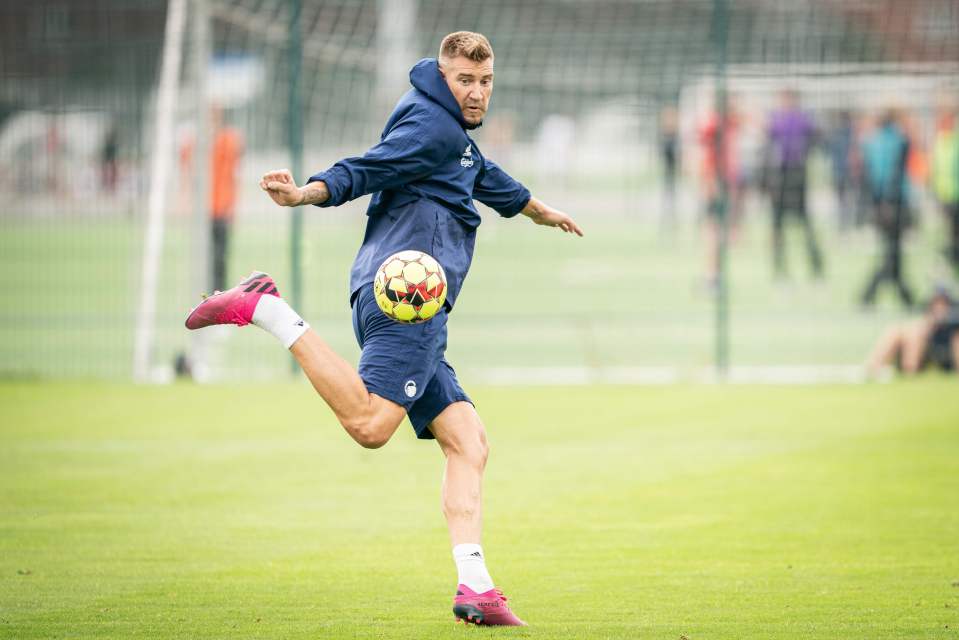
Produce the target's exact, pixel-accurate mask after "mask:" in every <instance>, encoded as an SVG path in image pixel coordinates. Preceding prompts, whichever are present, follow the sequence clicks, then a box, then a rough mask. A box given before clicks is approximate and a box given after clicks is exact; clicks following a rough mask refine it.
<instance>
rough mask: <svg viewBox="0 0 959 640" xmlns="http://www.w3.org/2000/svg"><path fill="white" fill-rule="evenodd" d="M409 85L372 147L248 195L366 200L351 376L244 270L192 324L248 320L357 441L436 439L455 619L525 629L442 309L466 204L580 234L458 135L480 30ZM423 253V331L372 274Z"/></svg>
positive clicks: (477, 86) (482, 57)
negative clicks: (491, 514) (500, 563)
mask: <svg viewBox="0 0 959 640" xmlns="http://www.w3.org/2000/svg"><path fill="white" fill-rule="evenodd" d="M410 82H411V84H412V85H413V88H412V89H411V90H410V91H409V92H407V93H406V94H405V95H404V96H403V97H402V98H400V101H399V102H398V103H397V105H396V108H395V109H394V110H393V113H392V115H391V116H390V118H389V120H388V121H387V123H386V127H385V128H384V130H383V134H382V137H381V139H380V142H379V144H377V145H375V146H374V147H372V148H371V149H370V150H369V151H367V152H366V154H365V155H363V156H362V157H352V158H345V159H343V160H341V161H339V162H337V163H336V164H334V165H333V166H332V167H331V168H329V169H327V170H326V171H323V172H321V173H318V174H316V175H314V176H312V177H311V178H310V179H309V181H308V182H307V184H306V185H305V186H302V187H298V186H297V185H296V184H295V183H294V180H293V176H292V175H290V173H289V172H288V171H286V170H281V171H271V172H269V173H267V174H265V175H264V176H263V179H262V180H261V182H260V187H261V188H262V189H263V190H264V191H265V192H266V193H267V194H268V195H269V196H270V197H271V198H272V199H273V201H274V202H276V203H277V204H279V205H281V206H289V207H295V206H299V205H304V204H313V205H318V206H320V207H332V206H338V205H341V204H343V203H344V202H347V201H349V200H353V199H355V198H359V197H360V196H363V195H366V194H369V193H372V194H373V198H372V199H371V201H370V205H369V209H368V210H367V216H368V217H369V219H368V221H367V227H366V235H365V237H364V239H363V244H362V246H361V247H360V250H359V253H358V254H357V256H356V260H355V261H354V263H353V269H352V273H351V278H350V291H351V296H350V301H351V305H352V308H353V329H354V333H355V334H356V339H357V341H358V342H359V344H360V346H361V347H362V355H361V357H360V363H359V372H357V371H354V370H353V368H352V367H351V366H350V365H349V364H348V363H347V362H346V361H345V360H343V358H341V357H340V356H338V355H337V354H336V353H334V352H333V351H332V350H331V349H330V347H329V346H328V345H327V344H326V343H325V342H324V341H323V340H322V339H321V338H320V337H319V336H318V335H317V334H316V333H315V332H314V331H312V330H311V329H310V326H309V324H307V323H306V321H304V320H303V319H302V318H301V317H300V316H299V315H298V314H297V313H296V312H295V311H294V310H293V309H291V308H290V306H289V305H288V304H287V303H286V302H285V301H284V300H283V299H282V298H280V297H279V294H278V293H277V289H276V286H275V284H274V282H273V280H272V279H271V278H270V277H269V276H268V275H266V274H262V273H254V274H253V275H251V276H250V277H249V278H248V279H247V280H245V281H244V282H242V283H241V284H240V285H238V286H237V287H234V288H233V289H230V290H229V291H226V292H223V293H218V294H215V295H213V296H211V297H209V298H207V299H206V300H205V301H204V302H203V303H201V304H200V305H199V306H198V307H196V309H194V310H193V312H192V313H191V314H190V316H189V317H188V318H187V321H186V325H187V327H188V328H190V329H198V328H200V327H205V326H208V325H211V324H227V323H232V324H237V325H240V326H243V325H246V324H251V323H252V324H255V325H257V326H259V327H261V328H263V329H265V330H267V331H269V332H270V333H272V334H273V335H274V336H276V337H277V338H278V339H279V340H280V342H282V343H283V346H284V347H286V348H288V349H289V350H290V351H291V352H292V353H293V355H294V357H295V358H296V359H297V361H298V362H299V363H300V366H301V367H302V368H303V371H304V373H305V374H306V376H307V377H308V378H309V379H310V382H311V383H312V384H313V387H314V388H315V389H316V391H317V392H318V393H319V395H320V396H321V397H322V398H323V400H325V401H326V403H327V404H328V405H329V407H330V408H331V409H332V410H333V413H334V414H336V417H337V418H338V419H339V421H340V424H342V425H343V427H344V429H346V431H347V433H349V435H350V436H351V437H352V438H353V439H354V440H356V442H358V443H359V444H360V445H362V446H364V447H367V448H371V449H374V448H378V447H382V446H383V445H384V444H386V442H387V441H388V440H389V439H390V437H391V436H392V435H393V433H394V432H395V431H396V429H397V427H398V426H399V424H400V422H401V421H402V420H403V417H404V416H409V419H410V423H411V424H412V425H413V429H414V430H415V431H416V435H417V437H418V438H423V439H433V438H435V439H436V441H437V442H438V443H439V446H440V448H441V449H442V451H443V454H444V455H445V457H446V469H445V474H444V477H443V485H442V504H443V513H444V515H445V517H446V522H447V526H448V528H449V533H450V540H451V543H452V545H453V558H454V560H455V562H456V567H457V572H458V579H459V586H458V588H457V591H456V596H455V598H454V602H453V612H454V615H455V616H456V618H457V620H462V621H464V622H467V623H475V624H487V625H523V624H524V623H523V622H522V621H521V620H520V619H519V618H518V617H516V616H515V615H514V614H513V613H512V611H511V610H510V608H509V606H508V605H507V603H506V598H505V597H504V596H503V595H502V592H501V591H499V590H498V589H496V588H495V587H494V583H493V580H492V578H491V577H490V574H489V572H488V570H487V568H486V563H485V558H484V555H483V550H482V548H481V546H480V534H481V528H482V525H481V506H482V505H481V495H482V479H483V470H484V468H485V466H486V459H487V455H488V452H489V447H488V445H487V440H486V431H485V429H484V427H483V423H482V421H481V420H480V417H479V415H478V414H477V413H476V409H475V408H474V407H473V404H472V402H471V401H470V399H469V396H467V395H466V392H465V391H463V389H462V387H460V384H459V382H458V381H457V379H456V374H455V372H454V371H453V368H452V367H451V366H450V364H449V363H448V362H447V361H446V359H445V358H444V353H445V351H446V337H447V329H446V322H447V316H448V313H449V312H450V311H451V310H452V308H453V306H454V305H455V303H456V298H457V296H458V294H459V292H460V288H461V287H462V285H463V280H464V278H465V277H466V273H467V271H468V270H469V266H470V261H471V260H472V256H473V246H474V242H475V239H476V228H477V226H479V224H480V216H479V214H478V213H477V212H476V208H475V206H474V204H473V198H476V199H477V200H479V201H480V202H483V203H484V204H486V205H488V206H490V207H492V208H493V209H495V210H496V211H497V212H498V213H499V214H500V215H502V216H504V217H512V216H515V215H516V214H518V213H523V214H524V215H526V216H527V217H529V218H530V219H531V220H532V221H533V222H535V223H536V224H540V225H545V226H548V227H557V228H559V229H561V230H562V231H564V232H566V233H574V234H577V235H580V236H582V235H583V233H582V230H581V229H580V228H579V226H577V224H576V223H575V222H574V221H573V219H572V218H570V216H568V215H566V214H565V213H563V212H561V211H558V210H556V209H554V208H552V207H550V206H548V205H546V204H545V203H543V202H541V201H540V200H538V199H536V198H533V197H531V195H530V192H529V191H528V190H527V189H526V188H525V187H524V186H523V185H522V184H520V183H519V182H517V181H516V180H514V179H513V178H511V177H510V176H509V175H507V174H506V172H504V171H503V170H502V169H500V168H499V167H498V166H497V165H496V164H494V163H493V162H492V161H490V160H489V159H487V158H485V157H483V155H482V153H480V150H479V148H478V147H477V146H476V143H475V142H473V140H472V139H471V138H470V137H469V133H468V132H469V131H470V130H472V129H475V128H477V127H479V126H480V125H481V124H482V121H483V116H484V115H485V114H486V110H487V109H488V108H489V101H490V96H491V94H492V92H493V50H492V47H491V46H490V43H489V41H488V40H487V39H486V38H485V37H484V36H482V35H481V34H478V33H471V32H466V31H460V32H456V33H451V34H449V35H448V36H446V37H445V38H444V39H443V42H442V44H441V45H440V52H439V59H432V58H426V59H423V60H421V61H419V62H418V63H417V64H416V65H415V66H414V67H413V68H412V70H411V71H410ZM407 249H415V250H419V251H424V252H426V253H428V254H430V255H432V256H433V257H434V258H436V259H437V260H438V261H439V262H440V263H441V264H442V265H443V268H444V269H445V271H446V276H447V285H448V290H447V291H448V292H447V298H446V307H445V308H444V309H443V310H441V311H440V312H439V313H437V315H436V316H435V317H434V318H433V319H431V320H430V321H428V322H425V323H422V324H415V325H407V324H400V323H397V322H394V321H393V320H390V319H389V318H387V317H386V315H385V314H383V313H382V312H381V311H380V309H379V307H378V306H377V304H376V301H375V300H374V298H373V287H372V282H373V277H374V274H375V273H376V270H377V268H378V267H379V265H380V264H381V263H382V262H383V261H384V260H385V259H386V258H387V257H389V256H390V255H392V254H394V253H397V252H398V251H403V250H407Z"/></svg>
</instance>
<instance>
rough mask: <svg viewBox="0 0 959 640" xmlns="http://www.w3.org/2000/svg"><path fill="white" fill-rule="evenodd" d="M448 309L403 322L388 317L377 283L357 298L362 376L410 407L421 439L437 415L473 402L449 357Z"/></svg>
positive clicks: (374, 388)
mask: <svg viewBox="0 0 959 640" xmlns="http://www.w3.org/2000/svg"><path fill="white" fill-rule="evenodd" d="M446 319H447V310H446V309H445V308H444V309H442V310H440V312H439V313H437V314H436V315H435V316H434V317H433V319H432V320H429V321H427V322H423V323H420V324H402V323H400V322H396V321H394V320H390V319H389V318H388V317H386V314H384V313H383V312H382V311H380V308H379V306H377V304H376V299H375V298H374V297H373V285H372V283H370V284H366V285H363V286H362V287H360V289H359V290H358V291H357V292H356V297H355V298H354V300H353V333H355V334H356V341H357V342H358V343H359V345H360V347H361V348H362V349H363V353H362V355H361V356H360V366H359V370H360V377H361V378H362V379H363V382H364V383H365V384H366V388H367V389H368V390H369V391H370V392H371V393H375V394H376V395H378V396H381V397H383V398H386V399H387V400H392V401H393V402H395V403H396V404H398V405H402V406H403V407H404V408H405V409H406V413H407V415H408V416H409V418H410V423H412V425H413V429H414V430H416V437H417V438H424V439H429V438H432V437H433V434H432V433H431V432H430V430H429V429H428V427H429V425H430V423H431V422H433V418H435V417H436V416H438V415H439V414H440V413H442V411H443V409H445V408H446V407H448V406H450V405H451V404H453V403H454V402H460V401H465V402H469V403H470V404H472V403H473V401H472V400H470V398H469V396H467V395H466V392H465V391H463V388H462V387H460V383H459V381H458V380H457V379H456V372H455V371H453V367H451V366H450V363H449V362H447V361H446V358H445V357H444V354H445V353H446Z"/></svg>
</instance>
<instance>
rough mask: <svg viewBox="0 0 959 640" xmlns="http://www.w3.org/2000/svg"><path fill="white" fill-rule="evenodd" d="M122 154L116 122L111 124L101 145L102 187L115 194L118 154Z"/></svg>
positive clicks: (105, 190)
mask: <svg viewBox="0 0 959 640" xmlns="http://www.w3.org/2000/svg"><path fill="white" fill-rule="evenodd" d="M119 154H120V132H119V130H118V128H117V125H116V124H113V125H111V126H110V129H109V130H108V131H107V135H106V136H104V138H103V146H102V147H100V188H102V189H103V191H104V192H106V193H108V194H110V195H113V194H114V193H116V190H117V156H118V155H119Z"/></svg>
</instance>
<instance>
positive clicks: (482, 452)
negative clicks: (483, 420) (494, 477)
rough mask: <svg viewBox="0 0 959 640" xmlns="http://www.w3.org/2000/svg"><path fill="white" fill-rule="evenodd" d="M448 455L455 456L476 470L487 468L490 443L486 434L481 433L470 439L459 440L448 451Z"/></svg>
mask: <svg viewBox="0 0 959 640" xmlns="http://www.w3.org/2000/svg"><path fill="white" fill-rule="evenodd" d="M447 455H455V456H457V457H459V458H460V459H462V460H463V461H465V462H466V463H467V464H468V465H469V466H470V467H473V468H474V469H479V470H481V471H482V470H483V469H485V468H486V461H487V460H489V442H488V441H487V440H486V433H485V432H484V431H479V432H477V433H475V434H473V435H471V436H470V437H468V438H463V439H460V440H457V441H456V442H455V443H453V446H451V447H450V448H449V450H448V451H447Z"/></svg>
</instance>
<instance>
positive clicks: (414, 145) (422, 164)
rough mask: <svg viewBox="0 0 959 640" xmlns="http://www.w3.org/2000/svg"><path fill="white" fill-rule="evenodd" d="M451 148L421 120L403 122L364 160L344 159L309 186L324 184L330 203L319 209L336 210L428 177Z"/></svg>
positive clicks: (371, 149) (365, 156) (317, 177)
mask: <svg viewBox="0 0 959 640" xmlns="http://www.w3.org/2000/svg"><path fill="white" fill-rule="evenodd" d="M448 151H449V148H448V145H444V144H443V143H442V136H440V135H438V133H437V131H436V129H435V128H432V127H430V126H428V125H427V123H426V121H425V120H424V119H422V118H416V117H407V118H404V119H402V120H400V121H399V122H398V123H397V124H396V125H395V126H394V127H393V128H392V129H390V131H389V133H387V135H386V137H384V138H383V139H382V140H381V141H380V142H379V144H376V145H375V146H373V147H372V148H370V150H369V151H367V152H366V153H365V154H364V155H363V156H361V157H352V158H344V159H343V160H340V161H339V162H337V163H336V164H334V165H333V166H332V167H330V168H329V169H327V170H326V171H321V172H320V173H317V174H315V175H313V176H310V179H309V180H307V182H308V183H309V182H316V181H318V180H322V181H323V182H325V183H326V186H327V188H328V189H329V190H330V197H329V199H328V200H327V201H326V202H324V203H322V204H320V205H318V206H320V207H336V206H339V205H341V204H343V203H345V202H349V201H350V200H355V199H356V198H359V197H361V196H364V195H366V194H368V193H376V192H377V191H385V190H388V189H396V188H398V187H401V186H403V185H404V184H408V183H410V182H415V181H417V180H419V179H422V178H424V177H426V176H428V175H429V174H430V173H431V172H432V171H433V169H434V168H436V167H437V166H438V165H439V164H440V162H442V161H443V160H444V159H445V157H446V155H448V153H447V152H448Z"/></svg>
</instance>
